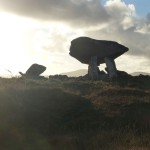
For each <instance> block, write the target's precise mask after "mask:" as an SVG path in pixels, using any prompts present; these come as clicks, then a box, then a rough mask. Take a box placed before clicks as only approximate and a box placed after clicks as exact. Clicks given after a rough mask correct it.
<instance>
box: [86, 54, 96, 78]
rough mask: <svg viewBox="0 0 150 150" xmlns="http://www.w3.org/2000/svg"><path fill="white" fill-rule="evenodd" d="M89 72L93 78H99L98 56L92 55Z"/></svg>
mask: <svg viewBox="0 0 150 150" xmlns="http://www.w3.org/2000/svg"><path fill="white" fill-rule="evenodd" d="M88 74H89V76H90V78H91V79H92V80H98V79H99V74H98V69H97V56H92V57H91V59H90V61H89V66H88Z"/></svg>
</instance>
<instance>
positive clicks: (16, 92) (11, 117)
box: [0, 76, 150, 150]
mask: <svg viewBox="0 0 150 150" xmlns="http://www.w3.org/2000/svg"><path fill="white" fill-rule="evenodd" d="M0 149H1V150H26V149H28V150H148V149H150V77H148V76H147V77H134V78H130V79H118V80H116V81H111V82H110V81H76V80H68V81H61V80H58V79H57V80H55V79H53V80H50V79H44V80H33V79H23V78H10V79H5V78H0Z"/></svg>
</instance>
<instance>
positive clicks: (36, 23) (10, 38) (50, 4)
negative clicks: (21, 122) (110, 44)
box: [0, 0, 150, 76]
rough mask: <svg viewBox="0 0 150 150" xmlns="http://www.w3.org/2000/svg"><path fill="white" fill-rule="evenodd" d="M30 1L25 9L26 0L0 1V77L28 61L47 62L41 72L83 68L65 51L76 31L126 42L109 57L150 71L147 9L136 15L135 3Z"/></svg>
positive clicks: (130, 67) (21, 68) (134, 69)
mask: <svg viewBox="0 0 150 150" xmlns="http://www.w3.org/2000/svg"><path fill="white" fill-rule="evenodd" d="M27 1H28V0H27ZM33 1H34V2H35V5H33V4H32V5H33V6H32V5H31V6H30V7H29V8H28V6H29V5H30V1H28V3H25V4H24V3H23V4H24V5H22V3H21V2H19V3H17V1H16V3H17V5H16V6H14V4H13V3H14V2H12V3H11V2H10V3H9V2H8V0H6V1H2V0H0V22H1V23H0V76H4V75H10V76H15V75H18V72H19V71H22V72H25V71H26V70H27V69H28V68H29V67H30V65H32V64H33V63H38V64H41V65H44V66H46V67H47V70H46V71H45V72H44V75H52V74H59V73H63V72H69V71H74V70H78V69H86V68H87V65H85V64H82V63H80V62H79V61H78V60H76V59H74V58H73V57H71V56H70V55H69V46H70V42H71V40H72V39H74V38H76V37H79V36H89V37H91V38H96V39H100V40H114V41H117V42H119V43H121V44H123V45H125V46H127V47H129V52H127V53H126V54H124V55H122V56H120V57H119V58H117V59H116V60H115V61H116V65H117V68H118V69H119V70H124V71H127V72H128V73H132V72H150V67H149V66H150V59H149V58H150V53H149V50H150V44H149V41H150V12H147V14H146V15H145V16H144V15H143V14H142V13H141V14H138V13H137V12H138V11H136V2H135V3H132V2H131V3H129V1H128V3H126V1H123V0H107V1H103V2H101V1H99V0H90V1H89V0H85V1H83V0H77V1H74V0H69V1H67V0H63V3H64V4H63V5H62V1H56V3H54V1H53V0H49V1H43V3H42V1H39V0H38V1H36V0H33ZM38 3H39V4H38ZM40 3H42V5H43V6H47V7H46V9H45V10H44V9H43V10H42V8H41V10H39V7H40ZM65 3H68V5H67V6H66V5H65ZM149 6H150V2H149ZM20 7H21V8H20ZM54 7H56V10H54V9H52V8H54ZM138 7H139V6H138ZM18 8H19V9H18ZM26 8H28V9H27V11H29V12H26V11H25V10H26ZM32 9H33V10H32ZM149 10H150V9H149ZM144 13H145V12H144ZM103 67H104V65H103ZM103 67H102V68H103Z"/></svg>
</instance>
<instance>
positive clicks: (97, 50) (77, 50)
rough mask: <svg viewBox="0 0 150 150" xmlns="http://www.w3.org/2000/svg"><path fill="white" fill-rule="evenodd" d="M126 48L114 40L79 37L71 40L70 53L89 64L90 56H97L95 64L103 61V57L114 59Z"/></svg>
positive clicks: (126, 49)
mask: <svg viewBox="0 0 150 150" xmlns="http://www.w3.org/2000/svg"><path fill="white" fill-rule="evenodd" d="M126 51H128V48H127V47H125V46H123V45H121V44H119V43H117V42H115V41H106V40H96V39H92V38H89V37H79V38H76V39H74V40H72V41H71V46H70V55H71V56H72V57H74V58H76V59H77V60H79V61H80V62H82V63H84V64H89V60H90V58H91V56H97V65H99V64H101V63H105V61H104V58H105V57H109V58H111V59H115V58H117V57H118V56H120V55H122V54H123V53H125V52H126Z"/></svg>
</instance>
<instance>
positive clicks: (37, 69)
mask: <svg viewBox="0 0 150 150" xmlns="http://www.w3.org/2000/svg"><path fill="white" fill-rule="evenodd" d="M45 70H46V67H45V66H43V65H39V64H32V65H31V66H30V67H29V69H28V70H27V71H26V73H22V72H19V73H20V74H21V75H22V77H25V78H32V79H41V78H43V77H42V76H40V74H42V73H43V72H44V71H45Z"/></svg>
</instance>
